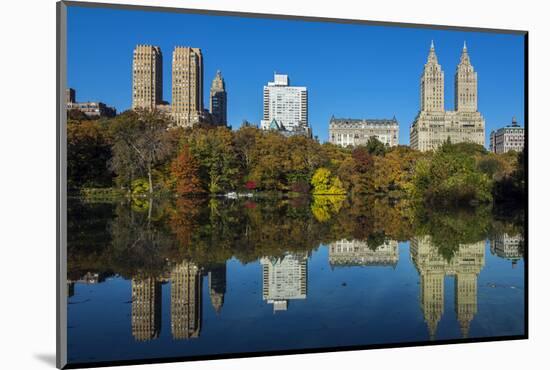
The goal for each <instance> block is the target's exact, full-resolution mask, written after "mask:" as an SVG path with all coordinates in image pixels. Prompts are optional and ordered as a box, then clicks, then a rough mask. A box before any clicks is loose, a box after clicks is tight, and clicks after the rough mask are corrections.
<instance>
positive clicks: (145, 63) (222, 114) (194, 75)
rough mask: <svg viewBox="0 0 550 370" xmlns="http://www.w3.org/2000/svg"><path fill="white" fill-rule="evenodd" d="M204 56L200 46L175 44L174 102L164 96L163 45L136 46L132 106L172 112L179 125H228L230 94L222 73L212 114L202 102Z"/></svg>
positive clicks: (212, 95) (214, 90)
mask: <svg viewBox="0 0 550 370" xmlns="http://www.w3.org/2000/svg"><path fill="white" fill-rule="evenodd" d="M203 73H204V65H203V56H202V52H201V49H199V48H191V47H181V46H176V47H175V48H174V52H173V54H172V105H171V106H170V105H168V103H167V102H165V101H163V99H162V84H163V71H162V52H161V50H160V47H158V46H151V45H137V46H136V48H135V49H134V56H133V67H132V109H138V108H141V109H148V110H153V109H158V110H161V111H164V112H167V113H169V114H170V115H171V117H172V119H173V120H174V122H175V124H176V125H177V126H180V127H191V126H193V125H195V124H197V123H201V122H207V123H213V124H217V125H226V124H227V93H226V91H225V82H224V80H223V77H222V75H221V72H220V71H218V72H217V73H216V77H215V78H214V81H213V82H212V89H211V91H210V109H211V114H210V113H209V112H208V111H206V110H205V109H204V104H203V91H204V90H203V86H204V84H203Z"/></svg>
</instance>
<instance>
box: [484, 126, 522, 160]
mask: <svg viewBox="0 0 550 370" xmlns="http://www.w3.org/2000/svg"><path fill="white" fill-rule="evenodd" d="M490 138H491V144H490V150H491V152H493V153H497V154H502V153H506V152H509V151H510V150H515V151H516V152H521V151H522V150H523V147H524V146H525V129H524V128H523V127H520V126H519V125H518V122H517V121H516V117H514V118H512V123H511V124H510V125H508V126H506V127H502V128H499V129H498V130H496V131H491V136H490Z"/></svg>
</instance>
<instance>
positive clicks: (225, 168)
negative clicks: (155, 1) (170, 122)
mask: <svg viewBox="0 0 550 370" xmlns="http://www.w3.org/2000/svg"><path fill="white" fill-rule="evenodd" d="M183 140H184V141H185V142H187V143H188V144H189V147H190V148H191V152H192V154H193V156H195V158H196V159H197V160H198V163H199V176H200V178H201V181H202V182H203V184H205V185H206V188H207V189H208V191H209V192H210V193H219V192H222V191H226V190H232V189H234V188H235V187H236V184H237V179H238V174H239V169H238V159H237V153H236V150H235V145H234V142H233V134H232V132H231V130H229V129H227V128H226V127H214V128H203V129H197V130H193V131H192V132H190V133H189V137H186V138H184V139H183Z"/></svg>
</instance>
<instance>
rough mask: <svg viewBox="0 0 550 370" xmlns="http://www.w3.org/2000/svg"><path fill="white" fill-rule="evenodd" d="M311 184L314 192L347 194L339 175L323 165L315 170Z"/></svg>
mask: <svg viewBox="0 0 550 370" xmlns="http://www.w3.org/2000/svg"><path fill="white" fill-rule="evenodd" d="M311 186H313V194H317V195H344V194H346V190H345V189H344V187H343V185H342V181H340V179H339V178H338V177H337V176H332V173H331V172H330V170H329V169H327V168H323V167H321V168H319V169H318V170H317V171H315V174H314V175H313V177H312V178H311Z"/></svg>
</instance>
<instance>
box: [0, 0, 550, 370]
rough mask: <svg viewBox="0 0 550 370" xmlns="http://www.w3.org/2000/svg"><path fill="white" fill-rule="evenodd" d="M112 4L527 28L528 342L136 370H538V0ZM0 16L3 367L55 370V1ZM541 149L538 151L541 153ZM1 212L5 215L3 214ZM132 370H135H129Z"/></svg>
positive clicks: (545, 297)
mask: <svg viewBox="0 0 550 370" xmlns="http://www.w3.org/2000/svg"><path fill="white" fill-rule="evenodd" d="M111 1H112V2H120V3H134V4H142V5H166V6H179V7H189V8H203V9H220V10H236V11H246V12H261V13H279V14H290V15H292V14H295V15H310V16H321V17H335V18H354V19H369V20H381V21H396V22H399V21H402V22H414V23H435V24H446V25H457V26H458V25H460V26H478V27H492V28H513V29H527V30H529V31H530V55H529V72H530V76H531V77H530V88H529V98H530V104H529V111H530V121H529V122H530V142H529V144H530V151H529V155H530V174H529V175H530V189H529V191H530V197H531V202H530V208H531V209H530V212H529V217H530V241H529V256H530V266H529V267H530V279H529V288H530V293H531V299H530V305H529V315H530V322H531V325H530V336H531V339H529V340H528V341H514V342H500V343H484V344H468V345H452V346H437V347H422V348H405V349H385V350H371V351H359V352H357V351H356V352H348V353H330V354H317V355H299V356H283V357H266V358H253V359H241V360H224V361H215V362H193V363H187V364H167V365H155V366H156V367H153V366H142V367H141V368H159V369H160V368H162V369H224V370H225V369H239V370H243V369H244V370H246V369H258V368H262V369H280V368H303V369H305V368H318V369H342V368H359V367H363V368H364V367H368V368H382V367H389V368H397V367H403V368H407V369H416V368H422V369H424V370H426V369H442V368H445V369H446V370H450V369H458V368H460V369H464V368H472V369H473V368H476V369H478V368H481V369H482V368H489V367H490V368H492V369H499V370H500V369H518V368H542V367H545V366H547V365H543V364H544V363H545V362H546V363H547V356H544V355H545V352H546V353H547V352H548V343H549V340H550V333H549V331H550V326H549V318H550V307H549V304H548V303H549V294H550V290H549V284H548V276H549V275H548V271H549V270H550V269H549V267H548V264H549V263H550V253H549V251H550V243H548V239H547V238H548V235H547V234H546V232H545V231H546V230H547V229H548V225H547V224H548V217H547V216H546V214H547V212H548V210H550V207H549V205H548V196H547V194H548V191H547V186H546V185H547V184H548V183H549V180H550V178H549V175H548V172H549V171H548V159H547V156H548V151H547V150H545V149H547V148H548V144H547V143H545V141H548V140H550V130H549V127H550V120H549V119H548V114H545V112H546V111H547V109H548V106H549V104H548V99H549V94H548V88H547V86H549V85H550V83H549V82H550V81H549V70H550V68H549V66H550V58H549V56H550V47H549V46H548V45H549V44H550V38H549V34H550V32H549V28H550V26H549V25H550V22H549V21H548V11H547V9H545V2H544V1H531V0H524V1H509V0H500V1H496V0H490V1H489V0H485V1H480V0H460V1H458V2H450V1H449V2H445V1H442V0H400V1H391V0H387V1H369V2H366V1H357V0H355V1H353V0H338V1H320V0H307V1H306V0H301V1H296V0H278V1H269V2H261V1H257V0H232V1H221V0H219V1H216V0H195V1H183V0H179V1H178V0H162V1H161V0H156V1H155V0H149V1H146V0H142V1H138V0H125V1H116V0H111ZM0 13H1V15H0V17H1V18H0V37H1V40H2V43H1V49H0V50H1V52H0V66H1V69H0V71H1V74H0V76H1V77H0V95H1V96H0V102H1V103H0V109H1V113H0V117H1V118H0V140H1V145H0V154H1V155H0V158H1V166H0V174H1V175H0V204H1V205H2V207H1V208H0V217H1V223H0V225H1V226H0V230H1V233H0V240H1V242H0V250H1V253H2V258H0V264H1V265H0V273H1V277H2V278H1V279H0V281H1V282H0V284H1V290H0V292H1V293H0V295H1V300H0V313H1V314H0V320H1V322H0V324H1V325H0V328H1V330H0V341H2V345H1V348H2V350H1V352H2V355H1V356H0V363H1V365H0V367H2V368H4V369H19V368H22V369H23V368H24V369H40V368H52V367H53V366H54V354H55V290H54V289H55V248H56V246H55V183H56V179H55V124H56V123H55V1H54V0H32V1H31V0H26V1H24V0H20V1H16V0H11V1H4V2H3V3H2V10H1V12H0ZM545 144H546V145H545ZM6 206H7V207H6ZM136 368H137V367H136Z"/></svg>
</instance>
